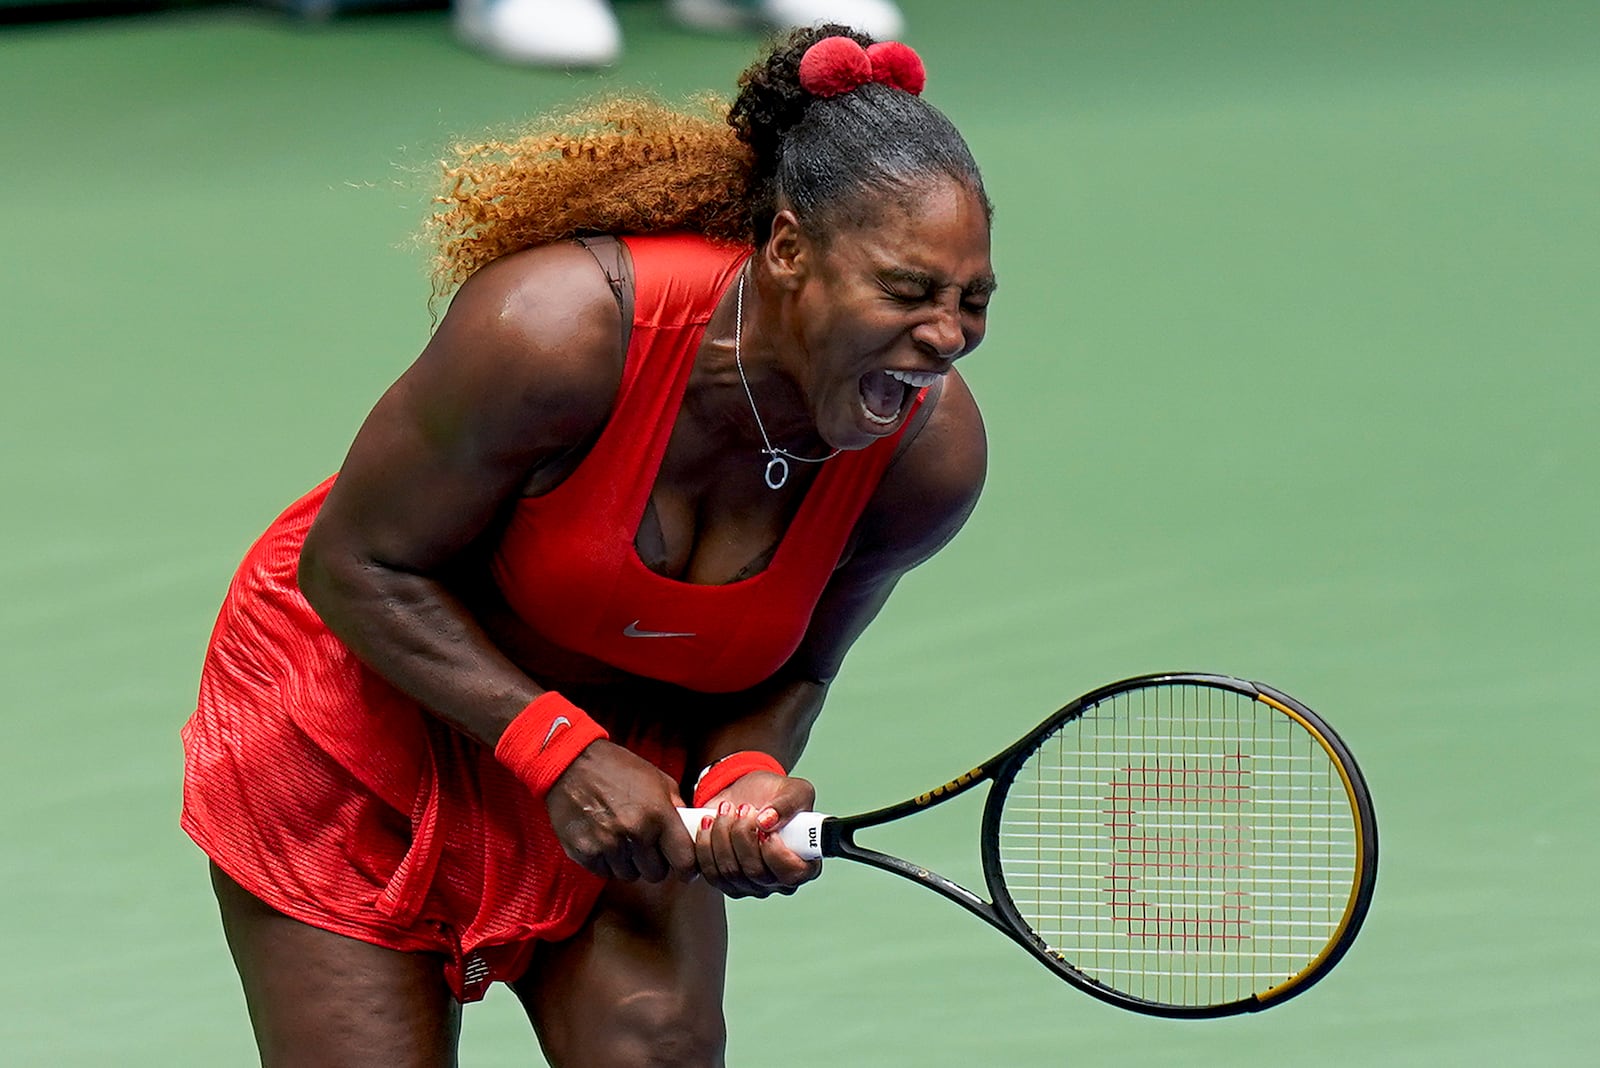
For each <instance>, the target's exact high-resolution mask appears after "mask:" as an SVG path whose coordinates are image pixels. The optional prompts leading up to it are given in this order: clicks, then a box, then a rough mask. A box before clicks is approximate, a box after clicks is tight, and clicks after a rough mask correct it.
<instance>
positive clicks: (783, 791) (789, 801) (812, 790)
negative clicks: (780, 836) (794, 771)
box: [756, 775, 817, 831]
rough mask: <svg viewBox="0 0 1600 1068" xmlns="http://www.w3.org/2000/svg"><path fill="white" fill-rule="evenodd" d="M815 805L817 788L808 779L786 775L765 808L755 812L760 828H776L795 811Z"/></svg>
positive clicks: (805, 809) (785, 821) (787, 820)
mask: <svg viewBox="0 0 1600 1068" xmlns="http://www.w3.org/2000/svg"><path fill="white" fill-rule="evenodd" d="M816 805H817V788H816V787H815V786H813V785H811V782H810V780H808V779H799V778H795V777H794V776H792V775H791V776H788V777H787V778H785V779H783V780H782V781H781V782H780V783H779V784H778V787H777V789H776V790H775V791H774V792H773V795H772V798H771V799H770V800H769V801H768V802H767V805H766V807H765V808H763V809H762V810H761V812H759V813H757V816H756V818H757V820H758V821H759V822H760V823H761V826H762V829H763V830H767V831H772V830H776V829H777V828H778V827H781V826H783V825H784V824H785V823H788V822H789V821H790V820H791V819H793V818H794V816H795V813H797V812H809V811H811V810H812V809H814V808H815V807H816Z"/></svg>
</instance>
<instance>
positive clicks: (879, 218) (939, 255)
mask: <svg viewBox="0 0 1600 1068" xmlns="http://www.w3.org/2000/svg"><path fill="white" fill-rule="evenodd" d="M862 207H863V208H865V209H866V210H864V211H858V212H855V213H852V214H853V216H854V217H853V218H852V219H851V220H850V221H849V222H848V223H846V224H844V225H841V226H839V227H838V228H837V230H836V232H835V233H834V235H833V238H832V241H831V242H830V244H832V245H834V246H835V249H834V251H835V252H836V253H837V254H839V255H841V256H842V257H843V258H845V259H847V260H849V261H851V262H853V263H854V264H855V265H857V266H858V267H862V268H865V269H868V270H871V271H873V272H875V273H879V274H882V273H890V274H895V275H902V276H905V275H927V276H929V277H930V278H931V279H933V280H935V281H937V282H939V283H941V284H949V283H955V284H958V285H961V286H968V285H970V284H973V283H984V282H987V285H988V286H989V287H990V288H992V286H993V280H994V268H993V265H992V263H991V261H990V258H989V213H988V211H987V210H986V208H985V206H984V203H983V200H982V198H981V197H980V196H979V195H978V193H977V192H975V191H974V190H973V189H971V188H970V187H968V186H967V185H966V184H965V183H963V182H959V181H957V180H955V179H954V178H945V177H939V178H930V179H927V180H925V181H923V182H920V183H918V184H916V185H913V186H908V187H906V188H905V189H904V190H903V192H900V193H898V194H896V195H891V196H882V197H875V198H873V199H872V201H871V202H870V203H867V204H863V205H862Z"/></svg>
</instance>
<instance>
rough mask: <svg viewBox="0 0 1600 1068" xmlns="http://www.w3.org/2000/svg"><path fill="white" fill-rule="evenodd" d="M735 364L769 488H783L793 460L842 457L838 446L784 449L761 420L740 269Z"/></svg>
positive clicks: (822, 460) (815, 461)
mask: <svg viewBox="0 0 1600 1068" xmlns="http://www.w3.org/2000/svg"><path fill="white" fill-rule="evenodd" d="M733 322H734V325H733V365H734V366H735V367H737V368H738V369H739V381H740V382H742V383H743V384H744V395H745V397H746V399H748V400H749V401H750V414H751V415H753V416H755V417H756V429H757V430H759V431H761V444H762V449H761V451H762V453H764V454H765V455H766V457H767V469H766V471H765V472H763V477H765V478H766V481H767V488H768V489H782V488H783V487H784V484H785V483H786V482H788V481H789V461H790V460H795V461H798V462H799V463H803V464H820V463H826V462H827V461H829V460H831V459H833V458H834V457H835V456H838V455H839V454H840V453H841V452H843V451H844V450H843V449H834V450H833V451H832V452H830V453H829V454H828V455H826V456H796V455H795V454H794V453H792V452H790V451H789V450H788V449H780V448H778V447H777V446H775V445H773V444H772V439H771V438H769V437H767V428H766V425H765V424H764V423H762V422H761V413H760V412H759V411H757V410H756V395H755V394H754V393H752V392H750V380H749V379H748V378H746V377H745V376H744V359H743V358H742V356H741V355H740V351H739V349H740V345H739V342H740V339H741V337H742V336H743V334H744V271H742V270H741V271H740V272H739V291H738V293H737V295H736V297H735V299H734V311H733Z"/></svg>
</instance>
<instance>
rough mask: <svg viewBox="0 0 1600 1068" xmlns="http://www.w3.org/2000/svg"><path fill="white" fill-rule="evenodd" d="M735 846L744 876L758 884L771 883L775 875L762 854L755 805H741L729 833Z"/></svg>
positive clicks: (736, 858) (734, 851)
mask: <svg viewBox="0 0 1600 1068" xmlns="http://www.w3.org/2000/svg"><path fill="white" fill-rule="evenodd" d="M728 838H729V841H730V842H731V844H732V846H733V856H734V860H735V861H736V862H737V863H738V865H739V870H740V871H741V872H743V873H744V877H745V878H746V879H748V880H749V881H750V882H751V883H752V884H754V885H756V886H767V885H769V884H771V883H772V882H773V881H774V880H773V875H772V872H771V870H770V869H769V868H768V867H767V858H766V857H765V856H763V855H762V849H761V829H760V828H759V827H757V826H756V809H755V806H753V805H740V806H739V808H738V811H737V812H736V813H735V816H734V823H733V827H732V828H731V829H730V831H729V834H728Z"/></svg>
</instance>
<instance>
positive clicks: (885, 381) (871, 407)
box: [861, 371, 906, 419]
mask: <svg viewBox="0 0 1600 1068" xmlns="http://www.w3.org/2000/svg"><path fill="white" fill-rule="evenodd" d="M905 398H906V387H905V386H903V385H902V384H900V383H899V382H896V381H895V380H894V379H892V378H890V377H889V376H888V375H886V374H884V373H883V372H882V371H870V372H868V373H867V374H864V375H862V376H861V403H862V404H864V405H866V407H867V411H869V412H871V413H872V414H873V415H875V416H877V417H878V418H879V419H892V418H894V417H895V416H896V415H898V414H899V412H900V404H901V402H902V401H904V400H905Z"/></svg>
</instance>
